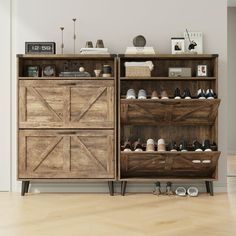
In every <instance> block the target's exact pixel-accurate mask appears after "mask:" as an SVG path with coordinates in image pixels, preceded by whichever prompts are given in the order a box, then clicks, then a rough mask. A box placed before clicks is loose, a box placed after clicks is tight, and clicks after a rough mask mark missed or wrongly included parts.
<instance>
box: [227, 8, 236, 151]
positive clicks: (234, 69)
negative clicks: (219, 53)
mask: <svg viewBox="0 0 236 236" xmlns="http://www.w3.org/2000/svg"><path fill="white" fill-rule="evenodd" d="M235 42H236V7H229V8H228V113H227V118H228V120H227V121H228V122H227V123H228V152H229V153H230V154H236V124H235V121H236V106H235V102H234V101H235V88H236V45H235Z"/></svg>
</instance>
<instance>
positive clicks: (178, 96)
mask: <svg viewBox="0 0 236 236" xmlns="http://www.w3.org/2000/svg"><path fill="white" fill-rule="evenodd" d="M174 99H181V95H180V89H179V88H176V89H175V93H174Z"/></svg>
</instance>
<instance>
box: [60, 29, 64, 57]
mask: <svg viewBox="0 0 236 236" xmlns="http://www.w3.org/2000/svg"><path fill="white" fill-rule="evenodd" d="M60 29H61V54H63V49H64V39H63V31H64V27H60Z"/></svg>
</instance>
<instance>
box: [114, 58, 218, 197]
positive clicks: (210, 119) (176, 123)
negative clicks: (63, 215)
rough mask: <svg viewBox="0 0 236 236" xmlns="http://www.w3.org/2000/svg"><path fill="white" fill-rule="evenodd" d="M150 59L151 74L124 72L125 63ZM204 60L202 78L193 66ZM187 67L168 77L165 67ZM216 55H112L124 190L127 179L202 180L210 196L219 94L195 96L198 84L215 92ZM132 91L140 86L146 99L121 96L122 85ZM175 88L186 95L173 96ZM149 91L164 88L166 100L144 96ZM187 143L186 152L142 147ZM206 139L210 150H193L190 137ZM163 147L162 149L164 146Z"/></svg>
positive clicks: (214, 172) (124, 90) (215, 161)
mask: <svg viewBox="0 0 236 236" xmlns="http://www.w3.org/2000/svg"><path fill="white" fill-rule="evenodd" d="M140 61H142V62H143V61H152V62H153V64H154V70H153V71H152V73H151V77H149V76H148V77H143V76H135V77H127V76H126V69H125V65H124V64H125V62H140ZM198 65H207V70H208V75H207V77H197V76H196V73H197V71H196V70H197V66H198ZM173 67H188V68H191V70H192V76H191V77H176V78H172V77H168V68H173ZM217 81H218V55H120V56H119V59H118V88H119V94H120V96H119V101H118V107H119V108H118V117H119V120H118V127H119V128H118V131H119V138H118V148H119V151H118V154H119V155H118V176H119V180H120V181H121V183H122V186H121V191H122V195H124V194H125V190H126V184H127V181H128V182H129V181H138V182H147V181H149V182H156V181H181V182H187V181H189V182H193V181H198V182H199V181H204V182H205V184H206V189H207V192H208V193H210V194H211V195H213V181H214V180H217V170H218V158H219V156H220V152H219V151H218V148H217V144H218V133H217V127H218V122H217V120H218V119H217V116H218V107H219V104H220V99H219V98H218V97H215V99H202V100H201V99H197V97H196V94H197V90H198V89H204V90H205V91H206V90H207V89H210V88H211V89H213V90H214V92H215V93H216V96H218V83H217ZM130 88H132V89H134V90H135V91H136V96H137V94H138V91H139V90H140V89H145V90H146V92H147V96H148V97H147V99H142V100H141V99H137V97H136V99H126V93H127V90H128V89H130ZM176 88H179V89H180V90H181V93H182V92H183V91H184V90H185V89H186V88H188V89H189V90H190V92H191V95H192V99H174V91H175V89H176ZM153 90H157V92H158V95H159V97H160V92H161V90H166V92H167V94H168V96H169V99H150V98H151V94H152V91H153ZM150 138H151V139H155V140H157V139H159V138H162V139H164V140H165V143H166V144H168V143H169V142H171V140H175V141H176V142H177V144H179V143H180V142H181V141H182V140H186V141H187V142H188V145H189V146H188V147H187V150H188V151H186V152H180V151H174V152H171V151H164V152H158V151H156V150H155V151H151V152H147V151H146V150H145V143H146V141H147V139H150ZM127 139H128V140H130V141H131V142H132V143H133V142H134V141H136V140H137V139H141V142H142V143H143V144H144V145H143V151H142V152H135V151H134V150H132V151H129V152H126V151H124V143H125V141H126V140H127ZM204 139H209V140H210V142H211V145H212V146H211V149H212V151H210V152H207V151H203V152H196V151H194V149H193V147H192V143H193V141H194V140H198V141H200V142H202V140H204ZM167 150H168V149H167Z"/></svg>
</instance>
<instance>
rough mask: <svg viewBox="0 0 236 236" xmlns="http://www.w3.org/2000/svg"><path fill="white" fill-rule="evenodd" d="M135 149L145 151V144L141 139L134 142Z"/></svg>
mask: <svg viewBox="0 0 236 236" xmlns="http://www.w3.org/2000/svg"><path fill="white" fill-rule="evenodd" d="M134 151H135V152H142V151H143V146H142V144H141V142H140V139H138V141H136V142H135V143H134Z"/></svg>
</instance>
